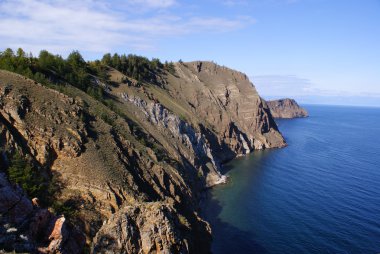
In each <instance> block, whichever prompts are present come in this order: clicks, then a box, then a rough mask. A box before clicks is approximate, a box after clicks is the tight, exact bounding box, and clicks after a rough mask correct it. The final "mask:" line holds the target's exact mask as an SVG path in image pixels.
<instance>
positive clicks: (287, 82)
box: [251, 75, 313, 97]
mask: <svg viewBox="0 0 380 254" xmlns="http://www.w3.org/2000/svg"><path fill="white" fill-rule="evenodd" d="M251 80H252V81H253V83H254V84H255V86H256V88H257V90H258V91H259V93H260V94H262V95H263V96H280V97H287V96H294V95H303V94H309V93H310V92H311V91H312V90H313V86H312V82H311V81H310V80H309V79H306V78H300V77H297V76H296V75H258V76H253V77H252V78H251Z"/></svg>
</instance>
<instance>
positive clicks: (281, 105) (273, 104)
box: [267, 99, 308, 118]
mask: <svg viewBox="0 0 380 254" xmlns="http://www.w3.org/2000/svg"><path fill="white" fill-rule="evenodd" d="M267 104H268V107H269V109H270V111H271V113H272V116H273V117H274V118H296V117H308V113H307V111H306V110H305V109H303V108H301V107H300V106H299V105H298V104H297V102H296V101H295V100H293V99H281V100H273V101H267Z"/></svg>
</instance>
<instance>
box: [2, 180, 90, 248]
mask: <svg viewBox="0 0 380 254" xmlns="http://www.w3.org/2000/svg"><path fill="white" fill-rule="evenodd" d="M84 244H85V236H84V234H83V233H81V232H80V231H79V230H78V229H76V228H74V227H72V226H69V225H68V223H67V222H66V219H65V217H58V216H55V215H53V214H52V213H51V212H50V211H49V210H47V209H44V208H40V207H39V206H38V204H37V202H36V201H34V204H32V201H31V200H29V199H28V198H27V196H26V195H25V193H24V192H23V191H22V189H21V188H20V187H18V186H13V185H11V184H10V183H9V182H8V180H7V179H6V177H5V174H4V173H0V252H1V250H5V251H9V252H11V251H16V252H24V253H37V252H38V253H62V254H65V253H67V254H69V253H70V254H71V253H81V252H82V249H83V247H84Z"/></svg>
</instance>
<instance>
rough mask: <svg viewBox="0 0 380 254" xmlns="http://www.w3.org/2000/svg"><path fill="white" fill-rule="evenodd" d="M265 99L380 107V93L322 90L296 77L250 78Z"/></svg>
mask: <svg viewBox="0 0 380 254" xmlns="http://www.w3.org/2000/svg"><path fill="white" fill-rule="evenodd" d="M250 79H251V80H252V81H253V83H254V85H255V86H256V88H257V90H258V92H259V94H260V95H261V96H263V97H264V98H265V99H267V100H270V99H279V98H293V99H296V100H297V101H298V102H300V103H304V104H337V105H362V106H380V93H367V92H362V93H358V92H349V91H341V90H334V89H320V88H318V86H317V84H314V83H313V82H312V81H311V80H309V79H306V78H300V77H298V76H296V75H258V76H253V77H251V78H250Z"/></svg>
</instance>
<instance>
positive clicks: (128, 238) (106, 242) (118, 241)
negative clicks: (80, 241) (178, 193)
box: [93, 203, 190, 254]
mask: <svg viewBox="0 0 380 254" xmlns="http://www.w3.org/2000/svg"><path fill="white" fill-rule="evenodd" d="M183 220H185V219H183ZM182 223H185V222H183V221H182ZM181 227H186V225H181V222H180V220H179V219H178V214H177V212H176V211H175V210H174V208H173V207H171V206H170V205H167V204H162V203H147V204H143V205H134V206H126V207H124V208H123V209H121V210H120V211H118V212H117V213H116V214H114V215H113V216H111V218H110V219H109V220H108V221H107V222H105V224H104V225H103V227H102V228H101V229H100V230H99V232H98V233H97V235H96V237H95V238H94V243H93V252H94V253H146V254H147V253H189V252H190V249H189V248H190V247H189V240H188V239H186V237H185V235H184V234H183V233H182V232H181Z"/></svg>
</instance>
